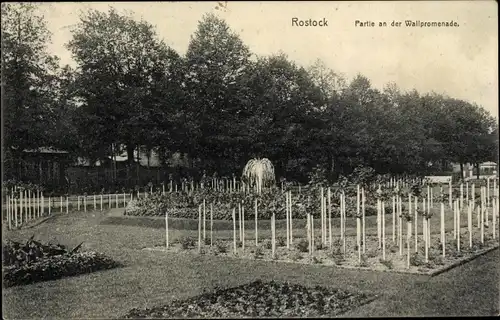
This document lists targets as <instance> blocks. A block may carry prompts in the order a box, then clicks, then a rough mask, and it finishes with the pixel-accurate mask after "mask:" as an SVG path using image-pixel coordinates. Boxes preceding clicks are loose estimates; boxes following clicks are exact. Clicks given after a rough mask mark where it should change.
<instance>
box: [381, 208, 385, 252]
mask: <svg viewBox="0 0 500 320" xmlns="http://www.w3.org/2000/svg"><path fill="white" fill-rule="evenodd" d="M382 259H383V260H384V261H385V202H384V201H382Z"/></svg>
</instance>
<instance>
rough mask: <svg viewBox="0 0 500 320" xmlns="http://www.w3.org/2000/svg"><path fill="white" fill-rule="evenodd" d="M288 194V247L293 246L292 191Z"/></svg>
mask: <svg viewBox="0 0 500 320" xmlns="http://www.w3.org/2000/svg"><path fill="white" fill-rule="evenodd" d="M288 192H289V196H288V200H289V201H288V203H289V205H290V209H289V210H288V212H290V245H292V244H293V210H292V204H293V200H292V191H288Z"/></svg>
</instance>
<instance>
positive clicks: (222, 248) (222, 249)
mask: <svg viewBox="0 0 500 320" xmlns="http://www.w3.org/2000/svg"><path fill="white" fill-rule="evenodd" d="M215 248H216V250H217V252H218V253H227V245H226V243H225V242H224V241H216V242H215Z"/></svg>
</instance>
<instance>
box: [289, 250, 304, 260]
mask: <svg viewBox="0 0 500 320" xmlns="http://www.w3.org/2000/svg"><path fill="white" fill-rule="evenodd" d="M290 259H291V260H292V261H298V260H300V259H302V255H301V254H300V252H294V253H292V255H291V256H290Z"/></svg>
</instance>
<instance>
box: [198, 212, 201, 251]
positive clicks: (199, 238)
mask: <svg viewBox="0 0 500 320" xmlns="http://www.w3.org/2000/svg"><path fill="white" fill-rule="evenodd" d="M198 253H201V205H198Z"/></svg>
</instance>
